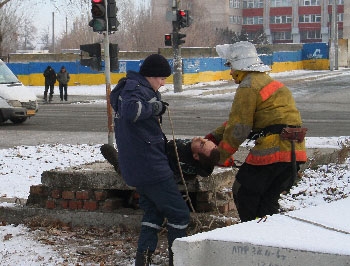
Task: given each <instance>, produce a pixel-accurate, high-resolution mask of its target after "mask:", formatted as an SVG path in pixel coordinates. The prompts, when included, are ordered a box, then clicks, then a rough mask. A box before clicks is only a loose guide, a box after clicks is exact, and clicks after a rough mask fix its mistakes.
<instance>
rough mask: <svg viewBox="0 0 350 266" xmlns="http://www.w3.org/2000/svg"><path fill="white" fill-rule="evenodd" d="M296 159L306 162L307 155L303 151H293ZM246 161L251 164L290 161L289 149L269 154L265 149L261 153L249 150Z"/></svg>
mask: <svg viewBox="0 0 350 266" xmlns="http://www.w3.org/2000/svg"><path fill="white" fill-rule="evenodd" d="M295 156H296V161H298V162H306V161H307V156H306V152H305V151H295ZM245 161H246V163H248V164H251V165H267V164H271V163H276V162H291V151H277V152H273V153H270V154H266V150H264V152H263V153H261V152H257V151H256V150H255V151H254V152H253V151H251V152H250V153H249V154H248V156H247V158H246V160H245Z"/></svg>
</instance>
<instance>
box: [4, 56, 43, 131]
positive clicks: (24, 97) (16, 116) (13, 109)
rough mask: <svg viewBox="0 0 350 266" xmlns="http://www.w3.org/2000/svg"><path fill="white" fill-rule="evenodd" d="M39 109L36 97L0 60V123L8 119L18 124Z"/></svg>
mask: <svg viewBox="0 0 350 266" xmlns="http://www.w3.org/2000/svg"><path fill="white" fill-rule="evenodd" d="M38 110H39V106H38V102H37V97H36V95H35V93H34V91H33V90H32V89H31V88H30V87H26V86H24V85H23V84H22V83H21V82H20V81H19V80H18V78H17V77H16V75H15V74H13V72H12V71H11V70H10V69H9V68H8V67H7V65H6V64H5V63H4V62H3V61H1V60H0V123H3V122H6V121H7V120H10V121H11V122H12V123H15V124H19V123H23V122H24V121H26V120H27V118H28V117H29V118H30V117H32V116H34V115H35V114H36V113H37V112H38Z"/></svg>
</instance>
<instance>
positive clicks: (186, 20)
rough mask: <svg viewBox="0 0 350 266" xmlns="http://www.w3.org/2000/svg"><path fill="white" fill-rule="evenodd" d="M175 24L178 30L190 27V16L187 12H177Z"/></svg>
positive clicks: (180, 10)
mask: <svg viewBox="0 0 350 266" xmlns="http://www.w3.org/2000/svg"><path fill="white" fill-rule="evenodd" d="M177 22H178V23H179V26H180V28H185V27H188V26H190V14H189V11H188V10H182V9H179V10H177Z"/></svg>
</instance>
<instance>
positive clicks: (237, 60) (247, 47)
mask: <svg viewBox="0 0 350 266" xmlns="http://www.w3.org/2000/svg"><path fill="white" fill-rule="evenodd" d="M216 52H217V53H218V55H219V56H220V57H221V58H224V59H226V60H227V62H226V64H225V65H226V66H229V67H231V68H232V69H235V70H241V71H256V72H267V71H271V68H270V67H269V66H267V65H264V63H263V62H262V61H261V59H260V58H259V56H258V53H257V52H256V49H255V46H254V44H252V43H250V42H246V41H244V42H243V41H242V42H237V43H234V44H223V45H217V46H216Z"/></svg>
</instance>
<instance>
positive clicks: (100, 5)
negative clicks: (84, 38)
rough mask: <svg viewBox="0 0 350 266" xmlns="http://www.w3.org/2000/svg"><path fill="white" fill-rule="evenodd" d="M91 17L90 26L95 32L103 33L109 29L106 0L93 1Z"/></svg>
mask: <svg viewBox="0 0 350 266" xmlns="http://www.w3.org/2000/svg"><path fill="white" fill-rule="evenodd" d="M91 15H92V20H91V21H90V22H89V26H90V27H92V29H93V31H94V32H102V31H105V30H106V28H107V22H106V6H105V1H104V0H91Z"/></svg>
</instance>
